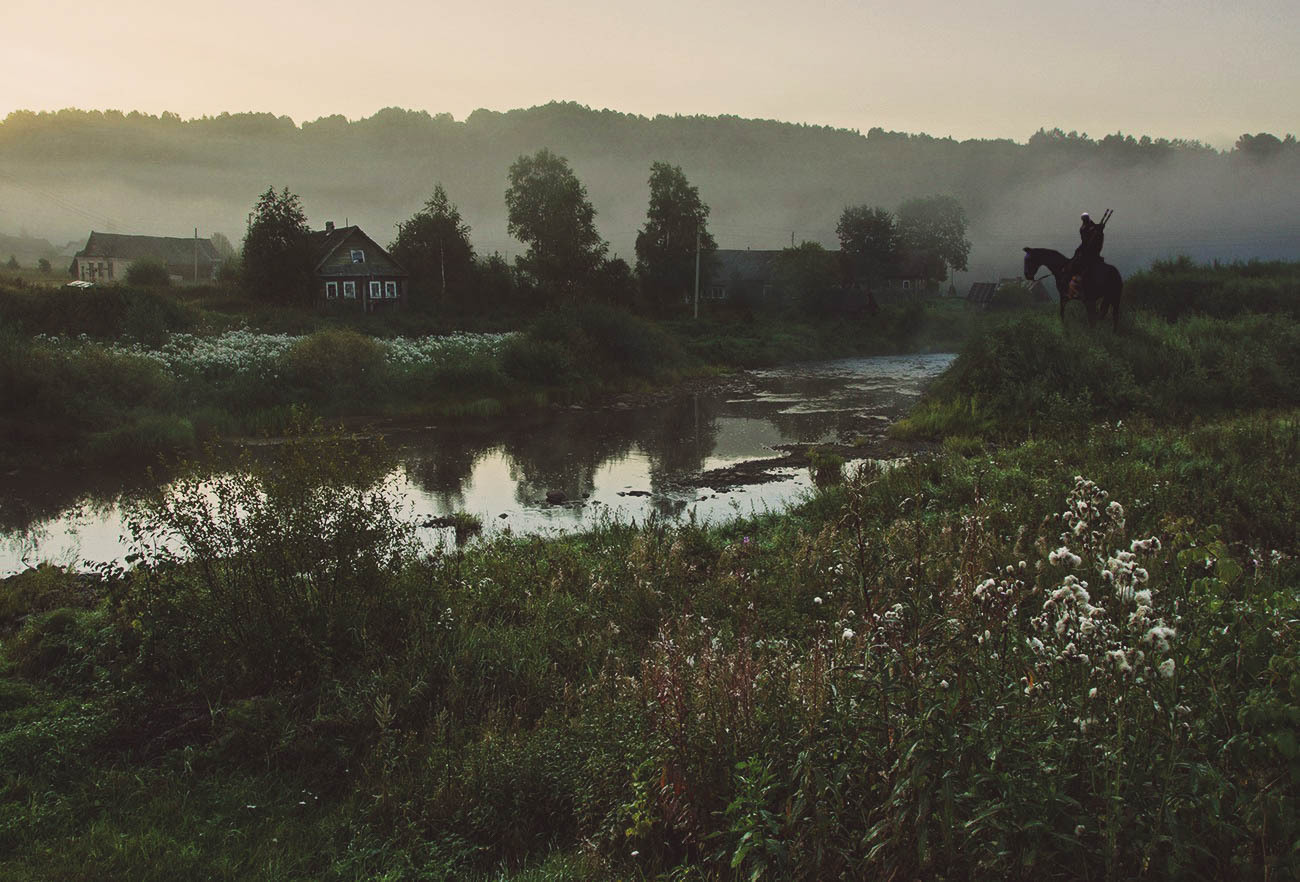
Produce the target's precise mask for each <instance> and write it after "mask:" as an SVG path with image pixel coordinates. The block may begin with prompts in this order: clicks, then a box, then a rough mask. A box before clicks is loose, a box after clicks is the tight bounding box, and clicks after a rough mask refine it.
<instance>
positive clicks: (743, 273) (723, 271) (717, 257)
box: [713, 249, 781, 283]
mask: <svg viewBox="0 0 1300 882" xmlns="http://www.w3.org/2000/svg"><path fill="white" fill-rule="evenodd" d="M780 254H781V252H780V251H750V250H748V249H746V250H744V251H740V250H730V249H728V250H723V249H718V250H717V251H715V252H713V278H714V279H716V280H717V281H718V282H719V283H724V282H770V281H771V280H772V275H773V272H774V271H775V269H776V259H777V257H779V256H780Z"/></svg>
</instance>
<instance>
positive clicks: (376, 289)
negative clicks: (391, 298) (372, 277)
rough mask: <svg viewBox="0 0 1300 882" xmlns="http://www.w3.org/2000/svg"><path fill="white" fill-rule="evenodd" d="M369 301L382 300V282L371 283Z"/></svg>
mask: <svg viewBox="0 0 1300 882" xmlns="http://www.w3.org/2000/svg"><path fill="white" fill-rule="evenodd" d="M370 299H371V300H383V299H384V285H383V283H382V282H376V281H372V282H371V283H370Z"/></svg>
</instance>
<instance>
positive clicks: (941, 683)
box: [939, 680, 948, 689]
mask: <svg viewBox="0 0 1300 882" xmlns="http://www.w3.org/2000/svg"><path fill="white" fill-rule="evenodd" d="M939 688H940V689H947V688H948V681H947V680H940V681H939Z"/></svg>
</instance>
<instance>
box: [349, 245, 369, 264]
mask: <svg viewBox="0 0 1300 882" xmlns="http://www.w3.org/2000/svg"><path fill="white" fill-rule="evenodd" d="M351 251H352V262H353V263H365V262H366V252H364V251H362V250H361V249H360V248H353V249H351Z"/></svg>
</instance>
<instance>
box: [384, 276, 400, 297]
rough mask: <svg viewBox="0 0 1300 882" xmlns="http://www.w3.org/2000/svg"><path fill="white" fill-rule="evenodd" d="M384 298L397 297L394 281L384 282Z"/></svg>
mask: <svg viewBox="0 0 1300 882" xmlns="http://www.w3.org/2000/svg"><path fill="white" fill-rule="evenodd" d="M384 299H385V300H396V299H397V283H396V282H387V281H386V282H384Z"/></svg>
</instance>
